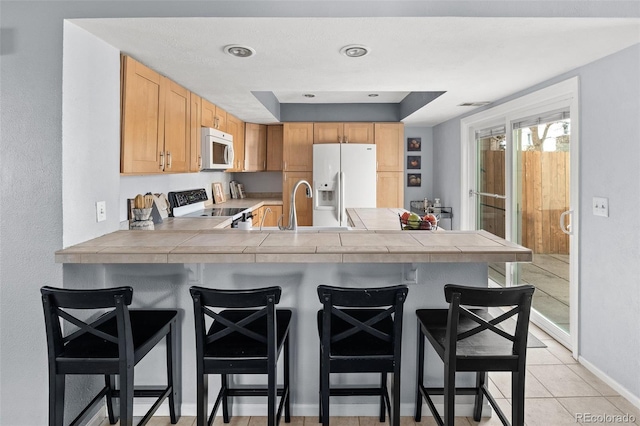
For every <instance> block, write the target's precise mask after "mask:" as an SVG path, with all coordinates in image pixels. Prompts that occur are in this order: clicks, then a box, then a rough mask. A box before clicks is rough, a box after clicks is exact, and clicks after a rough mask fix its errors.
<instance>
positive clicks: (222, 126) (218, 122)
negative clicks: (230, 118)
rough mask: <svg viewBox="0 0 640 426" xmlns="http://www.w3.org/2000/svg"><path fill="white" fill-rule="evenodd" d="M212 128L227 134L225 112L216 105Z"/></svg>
mask: <svg viewBox="0 0 640 426" xmlns="http://www.w3.org/2000/svg"><path fill="white" fill-rule="evenodd" d="M214 128H215V129H218V130H220V131H221V132H227V133H228V130H227V111H225V110H223V109H222V108H220V107H219V106H217V105H216V115H215V117H214Z"/></svg>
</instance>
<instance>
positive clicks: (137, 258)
mask: <svg viewBox="0 0 640 426" xmlns="http://www.w3.org/2000/svg"><path fill="white" fill-rule="evenodd" d="M234 201H244V200H234ZM261 202H262V203H263V204H269V202H266V201H261ZM257 207H259V206H257ZM398 211H403V210H402V209H350V210H349V215H350V217H351V218H352V221H353V222H354V228H355V229H354V230H351V231H342V232H337V231H318V230H306V231H305V232H293V231H272V232H269V231H259V230H249V231H242V230H237V229H212V228H209V229H208V230H207V229H204V228H205V227H206V226H207V224H205V223H204V222H205V221H209V219H174V220H173V221H172V222H173V223H176V222H177V221H178V220H180V221H189V222H191V221H196V224H195V225H192V226H198V227H199V229H186V228H178V227H173V228H166V229H164V230H163V229H157V230H155V231H151V232H150V231H117V232H113V233H111V234H107V235H104V236H102V237H98V238H95V239H93V240H90V241H87V242H84V243H81V244H77V245H75V246H71V247H68V248H66V249H63V250H59V251H57V252H56V254H55V260H56V262H57V263H312V262H314V263H436V262H463V263H468V262H474V263H475V262H530V261H531V260H532V252H531V250H529V249H527V248H525V247H522V246H519V245H517V244H514V243H510V242H508V241H506V240H504V239H502V238H499V237H496V236H495V235H492V234H490V233H488V232H485V231H445V232H430V231H400V230H399V227H400V226H399V224H398V215H397V212H398ZM211 221H213V219H211ZM168 223H169V221H167V225H168ZM163 224H164V223H163ZM197 224H200V225H197ZM208 225H212V223H209V224H208ZM185 226H186V225H185ZM220 226H222V227H223V226H224V225H220Z"/></svg>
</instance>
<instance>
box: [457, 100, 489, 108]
mask: <svg viewBox="0 0 640 426" xmlns="http://www.w3.org/2000/svg"><path fill="white" fill-rule="evenodd" d="M490 103H491V102H488V101H482V102H464V103H462V104H459V105H458V106H465V107H469V106H474V107H477V106H485V105H489V104H490Z"/></svg>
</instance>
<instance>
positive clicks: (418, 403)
mask: <svg viewBox="0 0 640 426" xmlns="http://www.w3.org/2000/svg"><path fill="white" fill-rule="evenodd" d="M417 363H418V371H417V372H416V376H417V377H418V382H417V384H416V414H415V416H414V417H413V418H414V420H415V421H416V422H419V421H420V420H421V419H422V392H421V391H420V388H421V387H422V386H423V385H424V334H422V329H421V328H420V320H418V355H417Z"/></svg>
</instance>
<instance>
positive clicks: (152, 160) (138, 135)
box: [120, 56, 165, 174]
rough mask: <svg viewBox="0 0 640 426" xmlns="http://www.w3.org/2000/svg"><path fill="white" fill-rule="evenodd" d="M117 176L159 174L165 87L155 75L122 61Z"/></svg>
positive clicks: (136, 65)
mask: <svg viewBox="0 0 640 426" xmlns="http://www.w3.org/2000/svg"><path fill="white" fill-rule="evenodd" d="M122 66H123V73H122V75H123V82H122V124H121V125H122V139H121V149H120V172H121V173H131V174H135V173H145V174H149V173H162V169H163V167H162V163H161V160H160V158H161V155H162V152H163V150H164V105H165V87H164V85H163V84H162V77H161V76H160V74H158V73H157V72H155V71H153V70H151V69H150V68H147V67H145V66H144V65H142V64H141V63H139V62H137V61H135V60H134V59H132V58H130V57H128V56H125V57H123V59H122Z"/></svg>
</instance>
